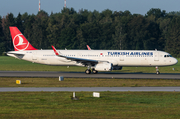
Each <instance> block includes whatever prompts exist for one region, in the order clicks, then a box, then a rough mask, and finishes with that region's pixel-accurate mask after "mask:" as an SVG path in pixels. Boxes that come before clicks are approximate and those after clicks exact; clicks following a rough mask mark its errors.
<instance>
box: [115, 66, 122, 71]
mask: <svg viewBox="0 0 180 119" xmlns="http://www.w3.org/2000/svg"><path fill="white" fill-rule="evenodd" d="M121 69H122V66H113V70H121Z"/></svg>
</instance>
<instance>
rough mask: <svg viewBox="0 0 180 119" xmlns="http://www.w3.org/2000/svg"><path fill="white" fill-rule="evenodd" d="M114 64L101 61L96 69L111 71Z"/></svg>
mask: <svg viewBox="0 0 180 119" xmlns="http://www.w3.org/2000/svg"><path fill="white" fill-rule="evenodd" d="M112 66H113V65H112V63H108V62H100V63H98V64H96V65H95V66H94V69H95V70H97V71H111V70H112Z"/></svg>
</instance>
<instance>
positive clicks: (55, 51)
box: [52, 45, 59, 55]
mask: <svg viewBox="0 0 180 119" xmlns="http://www.w3.org/2000/svg"><path fill="white" fill-rule="evenodd" d="M52 48H53V50H54V53H55V54H56V55H59V53H58V52H57V50H56V48H55V47H54V46H53V45H52Z"/></svg>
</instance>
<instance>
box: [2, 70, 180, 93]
mask: <svg viewBox="0 0 180 119" xmlns="http://www.w3.org/2000/svg"><path fill="white" fill-rule="evenodd" d="M59 76H63V77H64V78H71V77H74V78H119V79H121V78H128V79H180V74H179V73H178V74H166V73H164V74H160V75H157V74H153V73H114V72H108V73H107V72H100V73H98V74H85V73H84V72H49V71H48V72H41V71H0V77H59ZM20 91H23V92H24V91H25V92H27V91H28V92H32V91H47V92H48V91H53V92H54V91H70V92H72V91H98V92H100V91H119V92H121V91H135V92H136V91H139V92H141V91H171V92H172V91H180V87H28V88H26V87H1V88H0V92H20Z"/></svg>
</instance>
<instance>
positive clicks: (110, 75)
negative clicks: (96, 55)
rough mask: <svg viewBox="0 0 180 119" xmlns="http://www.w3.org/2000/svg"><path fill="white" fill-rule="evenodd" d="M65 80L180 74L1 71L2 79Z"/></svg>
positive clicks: (173, 77)
mask: <svg viewBox="0 0 180 119" xmlns="http://www.w3.org/2000/svg"><path fill="white" fill-rule="evenodd" d="M59 76H63V77H64V78H119V79H122V78H128V79H180V73H176V74H174V73H171V74H167V73H161V74H159V75H157V74H155V73H114V72H100V73H98V74H85V73H84V72H50V71H44V72H42V71H0V77H45V78H46V77H59Z"/></svg>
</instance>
